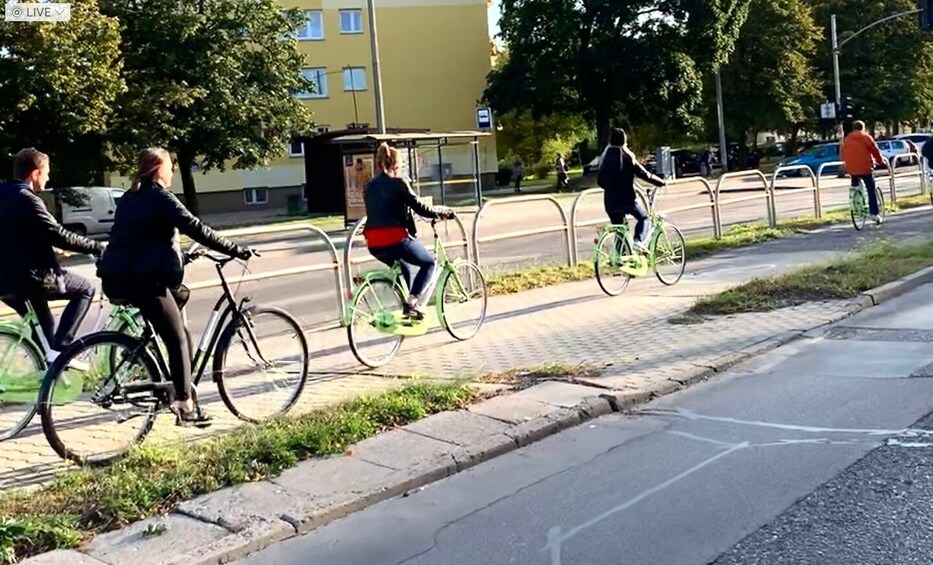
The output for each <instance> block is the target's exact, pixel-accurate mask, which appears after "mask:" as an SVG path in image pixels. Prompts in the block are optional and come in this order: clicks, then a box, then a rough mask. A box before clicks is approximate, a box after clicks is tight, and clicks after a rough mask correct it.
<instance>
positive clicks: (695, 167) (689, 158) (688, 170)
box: [641, 149, 700, 178]
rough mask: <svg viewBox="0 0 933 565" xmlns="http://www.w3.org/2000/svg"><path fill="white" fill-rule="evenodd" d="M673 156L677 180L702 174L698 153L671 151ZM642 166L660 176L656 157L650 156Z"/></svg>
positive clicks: (681, 150)
mask: <svg viewBox="0 0 933 565" xmlns="http://www.w3.org/2000/svg"><path fill="white" fill-rule="evenodd" d="M671 156H672V157H673V158H674V174H675V175H676V177H677V178H683V177H684V176H686V175H698V174H700V155H699V154H697V153H696V152H694V151H691V150H689V149H671ZM641 164H642V165H643V166H644V167H645V168H646V169H648V170H649V171H651V173H652V174H655V175H656V174H658V170H657V169H658V163H657V160H656V159H655V156H654V155H649V156H648V157H647V158H646V159H645V160H644V161H642V162H641Z"/></svg>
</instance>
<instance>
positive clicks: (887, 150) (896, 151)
mask: <svg viewBox="0 0 933 565" xmlns="http://www.w3.org/2000/svg"><path fill="white" fill-rule="evenodd" d="M878 149H880V150H881V154H882V155H884V159H885V160H886V161H888V162H889V163H890V162H891V159H893V158H894V157H895V156H897V155H903V154H904V153H910V152H911V149H910V146H909V145H907V142H906V141H905V140H903V139H885V140H882V141H879V142H878ZM908 161H912V162H910V163H908ZM897 164H898V166H902V165H908V164H910V165H916V164H917V161H916V160H915V159H909V160H908V159H901V160H899V161H898V162H897ZM877 168H879V169H884V168H886V165H884V164H881V165H878V167H877Z"/></svg>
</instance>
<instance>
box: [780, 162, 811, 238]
mask: <svg viewBox="0 0 933 565" xmlns="http://www.w3.org/2000/svg"><path fill="white" fill-rule="evenodd" d="M790 171H806V173H807V175H809V177H810V182H812V183H813V186H812V187H810V188H792V189H789V190H782V191H781V194H786V195H790V194H800V193H803V192H812V193H813V215H814V216H815V217H817V218H822V217H823V206H822V204H821V203H820V183H819V181H818V180H817V178H816V175H814V174H813V169H811V168H810V167H808V166H807V165H789V166H787V167H778V168H776V169H774V173H772V174H771V195H772V196H771V216H772V217H773V218H774V223H775V224H777V221H778V212H777V189H776V184H777V179H778V175H780V174H781V173H787V172H790Z"/></svg>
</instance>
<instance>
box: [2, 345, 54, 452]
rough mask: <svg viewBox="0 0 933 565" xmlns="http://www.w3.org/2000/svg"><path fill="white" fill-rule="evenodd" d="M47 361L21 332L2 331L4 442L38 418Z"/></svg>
mask: <svg viewBox="0 0 933 565" xmlns="http://www.w3.org/2000/svg"><path fill="white" fill-rule="evenodd" d="M46 369H47V365H46V362H45V357H44V356H43V355H42V352H40V351H39V349H38V347H36V345H35V344H34V343H32V341H29V340H27V339H26V338H25V337H24V336H23V335H21V334H20V333H18V332H15V331H12V330H8V329H0V441H3V440H7V439H10V438H12V437H14V436H16V435H17V434H19V433H20V432H21V431H23V428H25V427H26V426H28V425H29V422H31V421H32V418H33V417H34V416H35V415H36V403H37V402H38V400H39V388H40V387H41V386H42V378H43V377H44V376H45V371H46Z"/></svg>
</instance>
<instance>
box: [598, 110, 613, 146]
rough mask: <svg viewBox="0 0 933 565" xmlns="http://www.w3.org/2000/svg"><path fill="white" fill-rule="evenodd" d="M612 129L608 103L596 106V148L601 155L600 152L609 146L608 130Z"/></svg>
mask: <svg viewBox="0 0 933 565" xmlns="http://www.w3.org/2000/svg"><path fill="white" fill-rule="evenodd" d="M610 127H612V116H611V112H610V110H609V102H608V101H606V102H604V103H599V104H597V105H596V148H597V149H598V150H599V152H600V153H602V150H603V148H604V147H606V145H608V144H609V128H610Z"/></svg>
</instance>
